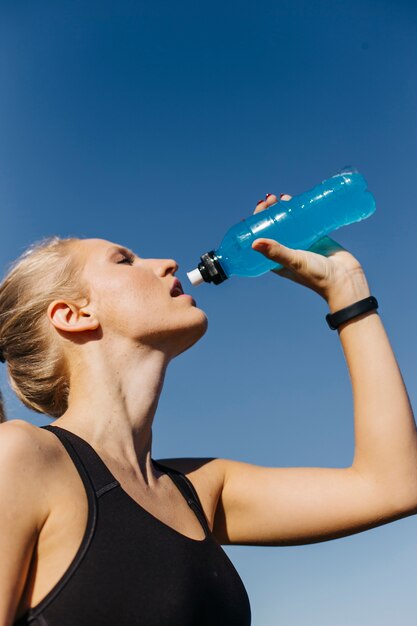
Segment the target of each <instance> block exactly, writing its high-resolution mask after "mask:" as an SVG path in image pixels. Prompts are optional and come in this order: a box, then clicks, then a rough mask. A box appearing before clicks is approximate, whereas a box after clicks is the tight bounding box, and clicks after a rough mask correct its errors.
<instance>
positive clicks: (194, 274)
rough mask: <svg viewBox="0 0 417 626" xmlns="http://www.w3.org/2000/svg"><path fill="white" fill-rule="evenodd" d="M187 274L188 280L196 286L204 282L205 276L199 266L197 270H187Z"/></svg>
mask: <svg viewBox="0 0 417 626" xmlns="http://www.w3.org/2000/svg"><path fill="white" fill-rule="evenodd" d="M187 276H188V280H189V281H190V283H191V284H192V285H193V286H194V287H197V286H198V285H201V283H204V278H203V277H202V275H201V272H200V270H199V269H198V267H196V268H195V270H191V272H187Z"/></svg>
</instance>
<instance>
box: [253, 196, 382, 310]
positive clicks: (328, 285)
mask: <svg viewBox="0 0 417 626" xmlns="http://www.w3.org/2000/svg"><path fill="white" fill-rule="evenodd" d="M290 199H291V196H288V195H283V196H281V201H288V200H290ZM276 202H278V199H277V197H276V196H275V195H273V194H269V195H267V197H266V199H265V200H264V201H260V202H258V204H257V205H256V208H255V211H254V213H259V212H260V211H264V210H265V209H267V208H269V207H270V206H272V205H273V204H275V203H276ZM252 248H253V249H254V250H256V251H257V252H261V253H262V254H263V255H264V256H266V257H267V258H268V259H271V260H273V261H276V262H277V263H280V264H281V265H283V266H284V267H283V268H282V269H276V270H272V271H273V272H274V273H275V274H278V275H279V276H283V277H285V278H288V279H289V280H292V281H293V282H296V283H299V284H300V285H304V286H305V287H308V288H309V289H312V290H313V291H315V292H316V293H318V294H319V295H320V296H322V298H324V299H325V300H326V301H327V302H328V303H329V305H330V308H331V309H333V310H338V309H339V308H343V306H348V304H351V303H352V302H355V301H357V300H360V299H362V298H366V297H367V296H369V295H370V291H369V287H368V284H367V282H366V278H365V275H364V272H363V269H362V266H361V264H360V263H359V261H358V260H357V259H355V257H354V256H353V255H352V254H350V252H348V251H347V250H346V249H345V248H343V246H341V245H340V244H338V243H337V242H336V241H334V240H333V239H331V238H330V237H323V238H322V239H319V241H317V242H316V243H315V244H313V245H312V246H311V248H309V250H294V249H293V248H287V247H286V246H284V245H282V244H280V243H278V242H277V241H274V240H273V239H265V238H264V237H262V238H259V239H256V240H255V241H254V242H253V243H252ZM345 300H346V302H347V303H346V304H345ZM348 300H351V301H348Z"/></svg>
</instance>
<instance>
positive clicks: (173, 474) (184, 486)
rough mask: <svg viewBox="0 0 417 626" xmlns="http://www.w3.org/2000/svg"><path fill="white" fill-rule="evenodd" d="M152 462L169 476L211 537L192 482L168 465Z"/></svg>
mask: <svg viewBox="0 0 417 626" xmlns="http://www.w3.org/2000/svg"><path fill="white" fill-rule="evenodd" d="M152 462H153V463H154V465H156V466H157V467H159V468H160V469H161V471H163V472H164V473H165V474H168V476H169V477H170V478H171V480H172V482H173V483H174V484H175V485H176V486H177V488H178V490H179V491H180V492H181V493H182V495H183V496H184V498H185V499H186V501H187V504H188V506H189V507H190V508H191V509H192V510H193V511H194V514H195V515H196V517H197V519H198V521H199V522H200V524H201V526H202V528H203V530H204V532H205V534H206V536H208V535H210V534H211V530H210V526H209V525H208V521H207V518H206V515H205V513H204V509H203V506H202V504H201V501H200V498H199V497H198V494H197V491H196V490H195V488H194V485H193V484H192V482H191V481H190V480H189V479H188V478H187V477H186V476H185V475H184V474H182V473H181V472H178V471H177V470H174V469H172V468H171V467H167V466H166V465H162V463H159V462H158V461H154V460H153V459H152Z"/></svg>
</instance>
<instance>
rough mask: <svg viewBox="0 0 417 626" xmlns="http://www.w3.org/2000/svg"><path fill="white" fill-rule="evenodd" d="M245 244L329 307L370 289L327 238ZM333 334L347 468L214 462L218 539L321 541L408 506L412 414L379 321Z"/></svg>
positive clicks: (416, 441) (413, 494) (406, 511)
mask: <svg viewBox="0 0 417 626" xmlns="http://www.w3.org/2000/svg"><path fill="white" fill-rule="evenodd" d="M274 201H276V198H274V197H272V198H271V197H270V198H269V203H273V202H274ZM264 204H265V206H266V203H264ZM265 206H263V207H258V210H259V208H260V209H261V210H262V208H265ZM262 244H264V245H262ZM253 246H254V248H255V249H257V250H258V251H260V252H263V254H265V255H266V256H268V257H269V258H271V259H274V260H276V261H277V262H278V263H281V264H282V265H283V266H284V269H282V270H279V271H278V272H277V273H278V274H280V275H281V276H284V277H286V278H289V279H291V280H293V281H295V282H297V283H300V284H302V285H304V286H306V287H308V288H310V289H313V290H314V291H316V292H317V293H318V294H319V295H321V296H322V297H323V298H324V299H325V300H326V301H327V303H328V305H329V310H330V312H332V313H333V312H335V311H338V310H340V309H342V308H344V307H346V306H348V305H350V304H352V303H354V302H357V301H358V300H361V299H363V298H366V297H367V296H369V295H370V291H369V287H368V283H367V280H366V277H365V274H364V272H363V269H362V267H361V266H360V264H359V262H358V261H357V260H356V259H355V258H354V257H353V256H352V255H351V254H350V253H349V252H348V251H346V250H344V249H343V248H342V247H341V246H339V245H338V244H337V243H336V242H334V241H333V240H331V239H329V238H325V239H323V240H322V241H321V242H320V243H319V244H317V245H316V247H315V248H312V249H311V250H310V251H299V250H298V251H296V250H291V249H289V248H285V247H284V246H280V245H279V244H278V243H276V242H274V241H272V240H257V242H256V243H255V242H254V244H253ZM316 252H320V254H317V253H316ZM323 254H325V255H327V256H323ZM337 332H338V334H339V338H340V341H341V343H342V347H343V351H344V355H345V358H346V362H347V366H348V369H349V374H350V378H351V382H352V390H353V399H354V426H355V452H354V460H353V463H352V466H351V467H348V468H342V469H326V468H265V467H258V466H252V465H247V464H244V463H236V462H233V461H227V460H218V461H215V462H213V463H216V468H217V471H219V464H221V472H220V474H221V475H222V477H223V481H224V482H223V487H222V490H221V495H220V497H219V500H218V505H217V510H216V514H215V518H214V530H215V533H216V535H217V536H218V538H219V540H220V541H222V542H223V543H242V544H263V545H265V544H266V545H287V544H302V543H310V542H315V541H323V540H327V539H331V538H334V537H341V536H344V535H348V534H351V533H355V532H359V531H361V530H365V529H367V528H370V527H373V526H377V525H380V524H383V523H387V522H389V521H391V520H394V519H397V518H399V517H404V516H406V515H410V514H412V513H415V512H417V434H416V428H415V423H414V416H413V412H412V408H411V405H410V402H409V399H408V395H407V391H406V388H405V386H404V382H403V380H402V376H401V372H400V370H399V367H398V365H397V362H396V359H395V356H394V354H393V351H392V348H391V346H390V343H389V340H388V337H387V335H386V332H385V330H384V327H383V324H382V321H381V318H380V316H379V315H378V314H377V313H376V312H375V311H373V312H369V313H366V314H363V315H362V316H360V317H357V318H355V319H354V320H352V321H350V322H346V323H345V324H344V325H343V326H341V327H340V328H339V330H338V331H337Z"/></svg>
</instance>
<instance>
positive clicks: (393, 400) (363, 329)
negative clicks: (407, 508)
mask: <svg viewBox="0 0 417 626" xmlns="http://www.w3.org/2000/svg"><path fill="white" fill-rule="evenodd" d="M369 295H371V294H370V291H369V287H368V284H367V281H366V278H365V276H364V275H358V276H357V277H355V279H354V281H353V282H352V283H351V284H348V285H346V286H345V287H344V288H343V289H339V290H337V291H336V292H334V293H332V294H331V296H330V297H329V298H328V304H329V308H330V312H331V313H334V312H335V311H337V310H340V309H342V308H344V307H345V306H348V305H349V304H352V303H353V302H356V301H358V300H361V299H363V298H366V297H367V296H369ZM338 333H339V337H340V341H341V343H342V347H343V351H344V355H345V358H346V362H347V365H348V369H349V374H350V378H351V382H352V390H353V402H354V422H355V455H354V461H353V467H354V468H355V469H356V470H357V471H358V472H360V473H361V474H362V475H363V476H366V477H368V478H370V479H372V480H375V481H378V483H379V484H380V485H381V488H382V489H383V490H387V493H390V494H395V495H396V496H398V498H399V499H410V502H411V504H412V501H413V499H414V500H415V505H416V506H417V432H416V427H415V423H414V416H413V411H412V407H411V404H410V401H409V398H408V394H407V390H406V388H405V385H404V382H403V379H402V376H401V372H400V369H399V367H398V364H397V362H396V359H395V355H394V353H393V351H392V348H391V345H390V342H389V340H388V337H387V334H386V332H385V329H384V326H383V324H382V321H381V318H380V316H379V315H378V313H376V311H372V312H369V313H365V314H363V315H362V316H360V317H357V318H355V319H354V320H352V321H350V322H346V323H345V324H343V325H342V326H340V328H339V330H338Z"/></svg>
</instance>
